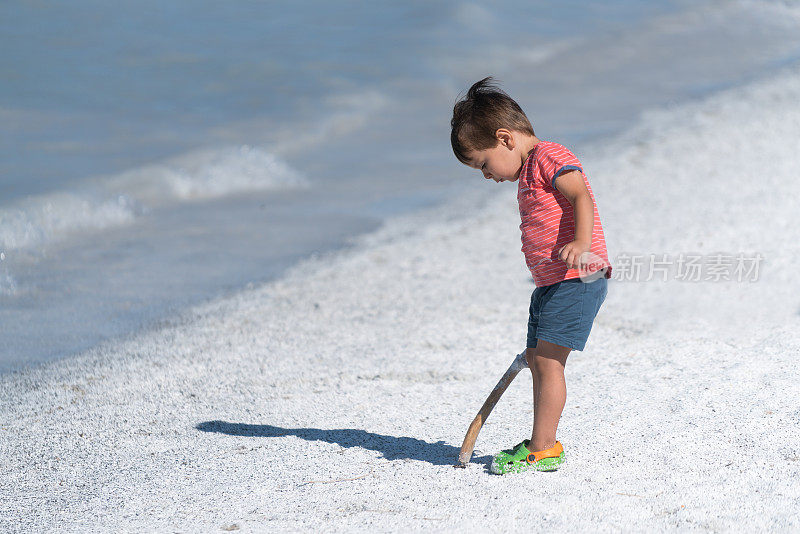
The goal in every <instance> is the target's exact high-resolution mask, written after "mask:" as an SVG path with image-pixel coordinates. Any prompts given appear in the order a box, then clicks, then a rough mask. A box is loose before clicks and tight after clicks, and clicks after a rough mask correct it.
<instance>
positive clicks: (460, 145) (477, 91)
mask: <svg viewBox="0 0 800 534" xmlns="http://www.w3.org/2000/svg"><path fill="white" fill-rule="evenodd" d="M450 127H451V128H452V129H451V130H450V144H451V145H452V146H453V153H455V155H456V158H458V161H460V162H461V163H463V164H465V165H468V164H469V161H468V160H467V157H466V153H467V152H470V151H472V150H485V149H487V148H494V147H495V146H497V142H498V141H497V137H496V136H495V132H496V131H497V130H498V129H499V128H506V129H508V130H514V131H518V132H523V133H526V134H528V135H536V134H534V133H533V126H531V122H530V121H529V120H528V117H526V116H525V113H524V112H523V111H522V108H520V107H519V104H517V103H516V102H514V99H512V98H511V97H510V96H508V95H507V94H506V93H505V92H504V91H503V90H502V89H500V88H499V87H498V86H497V84H496V83H495V82H494V79H493V78H492V77H491V76H488V77H486V78H484V79H482V80H480V81H479V82H475V83H474V84H473V85H472V87H470V88H469V91H467V95H466V96H465V97H464V98H461V99H460V100H459V101H458V102H456V104H455V106H453V118H452V119H451V120H450Z"/></svg>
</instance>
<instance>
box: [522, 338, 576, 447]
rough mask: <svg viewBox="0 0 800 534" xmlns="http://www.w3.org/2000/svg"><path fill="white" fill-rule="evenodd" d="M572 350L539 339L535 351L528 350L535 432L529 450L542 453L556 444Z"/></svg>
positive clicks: (565, 397) (565, 396)
mask: <svg viewBox="0 0 800 534" xmlns="http://www.w3.org/2000/svg"><path fill="white" fill-rule="evenodd" d="M571 350H572V349H570V348H569V347H562V346H561V345H556V344H554V343H550V342H549V341H544V340H542V339H537V340H536V348H527V349H526V350H525V359H526V360H527V361H528V367H529V368H530V370H531V374H532V375H533V433H532V435H531V441H530V443H529V444H528V450H530V451H541V450H544V449H549V448H550V447H552V446H553V445H555V444H556V430H557V429H558V421H559V419H561V412H562V411H563V410H564V404H565V403H566V402H567V383H566V381H565V380H564V365H565V364H566V362H567V356H569V353H570V351H571Z"/></svg>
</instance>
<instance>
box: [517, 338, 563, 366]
mask: <svg viewBox="0 0 800 534" xmlns="http://www.w3.org/2000/svg"><path fill="white" fill-rule="evenodd" d="M569 352H570V349H568V348H566V347H560V346H557V345H553V344H551V343H548V344H547V346H545V344H543V343H542V342H541V340H539V343H538V344H537V347H536V348H531V347H527V348H526V349H525V360H526V361H527V362H528V368H529V369H530V370H531V371H532V372H534V373H542V372H546V371H547V370H549V369H563V368H564V364H565V363H566V359H567V355H568V354H569Z"/></svg>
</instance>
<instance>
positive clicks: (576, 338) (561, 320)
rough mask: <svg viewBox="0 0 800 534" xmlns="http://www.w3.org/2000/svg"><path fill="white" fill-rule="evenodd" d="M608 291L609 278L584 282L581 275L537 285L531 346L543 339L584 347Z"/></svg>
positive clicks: (531, 310)
mask: <svg viewBox="0 0 800 534" xmlns="http://www.w3.org/2000/svg"><path fill="white" fill-rule="evenodd" d="M607 293H608V280H607V279H606V278H602V277H601V278H598V279H596V280H593V281H591V282H584V281H583V280H581V279H580V278H570V279H569V280H562V281H561V282H556V283H555V284H552V285H549V286H542V287H537V288H536V289H534V290H533V295H531V306H530V308H529V316H528V345H527V346H528V347H530V348H535V347H536V340H537V339H543V340H545V341H549V342H550V343H555V344H556V345H561V346H562V347H569V348H571V349H574V350H583V347H584V346H586V340H587V339H589V332H590V331H591V330H592V323H593V322H594V318H595V316H596V315H597V312H598V311H599V310H600V306H601V305H602V304H603V301H604V300H605V299H606V294H607Z"/></svg>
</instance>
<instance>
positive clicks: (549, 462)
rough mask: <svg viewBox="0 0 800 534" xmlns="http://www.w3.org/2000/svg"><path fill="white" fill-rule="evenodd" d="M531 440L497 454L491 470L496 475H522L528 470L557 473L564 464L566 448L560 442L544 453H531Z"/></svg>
mask: <svg viewBox="0 0 800 534" xmlns="http://www.w3.org/2000/svg"><path fill="white" fill-rule="evenodd" d="M529 443H530V440H528V439H526V440H525V441H523V442H521V443H519V444H517V446H516V447H514V448H513V449H506V450H504V451H501V452H499V453H497V455H496V456H495V457H494V458H493V459H492V465H491V466H490V468H489V470H490V471H491V472H492V473H494V474H496V475H506V474H509V473H521V472H522V471H527V470H528V469H534V470H536V471H555V470H556V469H558V468H559V467H561V465H562V464H563V463H564V460H565V456H564V447H562V446H561V442H560V441H556V444H555V445H553V446H552V447H550V448H549V449H545V450H543V451H535V452H531V451H529V450H528V444H529Z"/></svg>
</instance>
